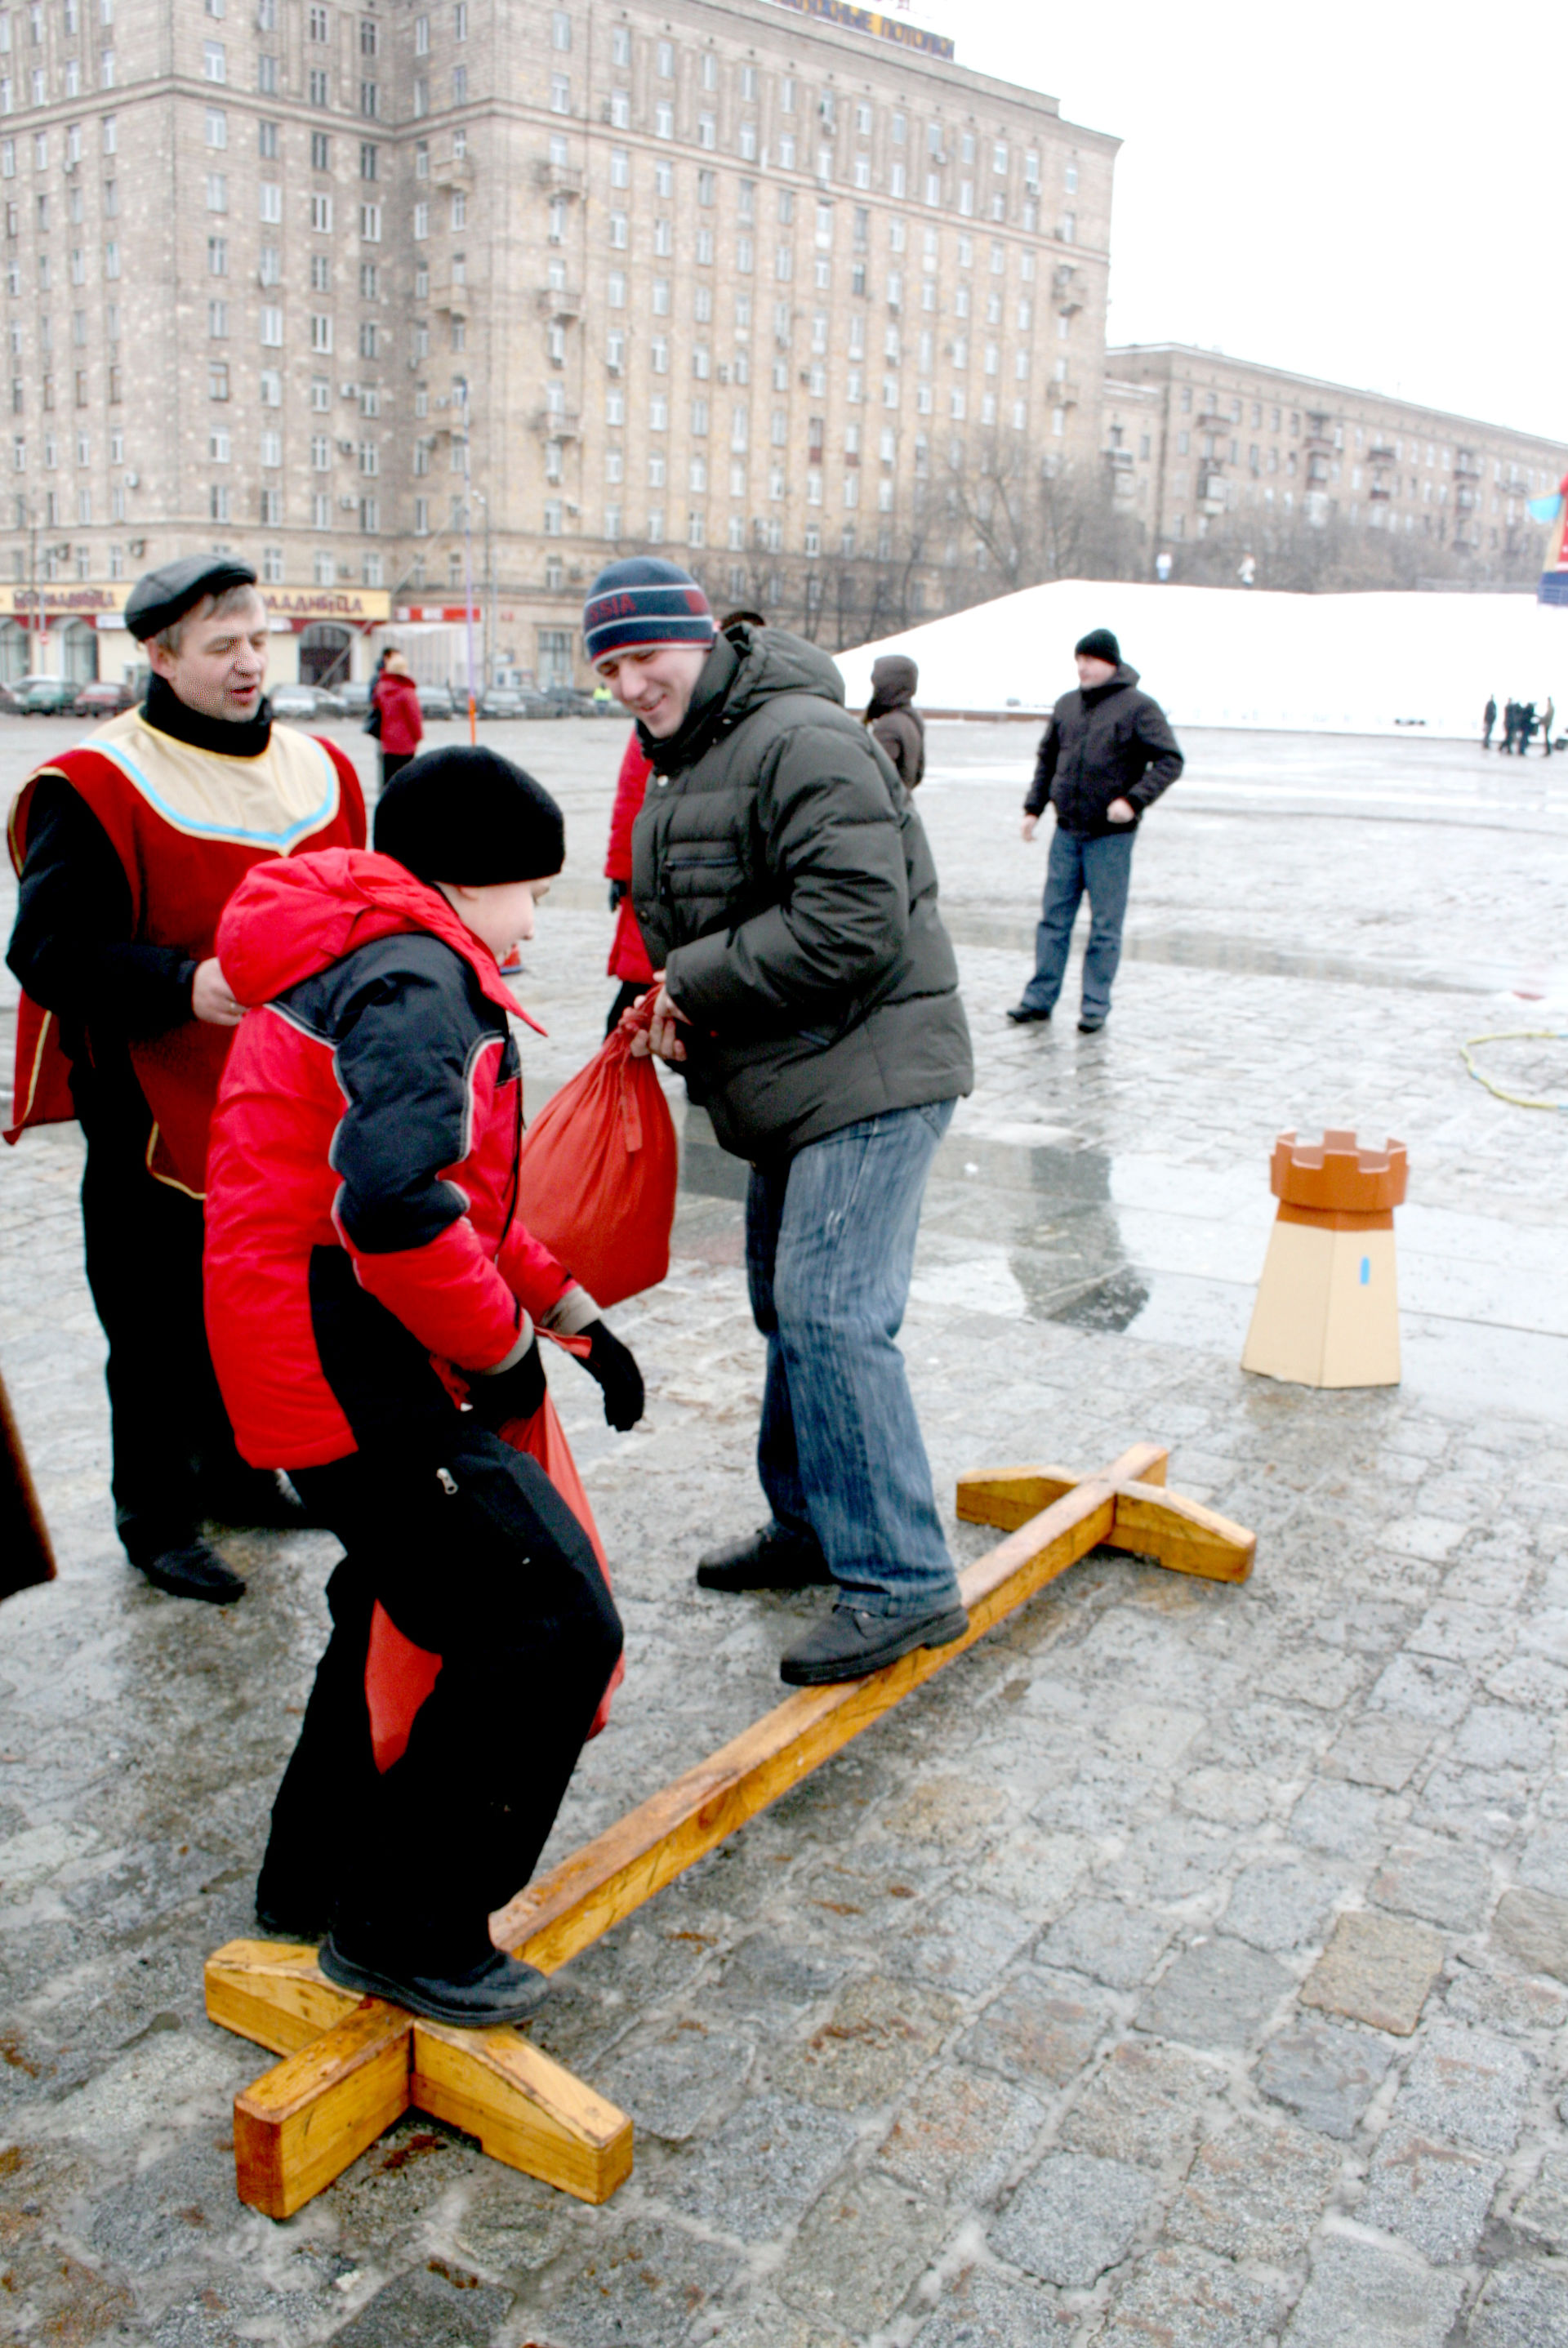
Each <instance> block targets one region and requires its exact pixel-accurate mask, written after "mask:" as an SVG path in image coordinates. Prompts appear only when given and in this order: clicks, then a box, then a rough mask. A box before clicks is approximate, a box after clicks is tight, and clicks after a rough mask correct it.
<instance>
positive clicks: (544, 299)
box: [533, 285, 583, 318]
mask: <svg viewBox="0 0 1568 2348" xmlns="http://www.w3.org/2000/svg"><path fill="white" fill-rule="evenodd" d="M533 304H534V307H535V309H536V310H537V311H538V312H539V314H540V316H541V317H542V318H580V317H581V316H582V315H583V289H582V287H581V286H579V285H547V286H545V287H544V289H543V290H542V292H541V293H536V294H535V295H534V297H533Z"/></svg>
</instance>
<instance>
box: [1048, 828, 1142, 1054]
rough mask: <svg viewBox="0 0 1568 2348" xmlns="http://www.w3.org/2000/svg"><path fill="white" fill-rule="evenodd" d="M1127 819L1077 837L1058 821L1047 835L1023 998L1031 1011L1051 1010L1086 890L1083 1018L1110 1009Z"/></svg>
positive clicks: (1126, 868) (1128, 855) (1127, 856)
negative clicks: (1042, 893)
mask: <svg viewBox="0 0 1568 2348" xmlns="http://www.w3.org/2000/svg"><path fill="white" fill-rule="evenodd" d="M1135 836H1136V835H1135V831H1134V829H1133V827H1132V826H1131V825H1129V827H1128V829H1127V830H1126V831H1125V832H1113V833H1112V834H1110V836H1109V838H1107V839H1078V838H1076V837H1075V835H1074V834H1073V833H1072V832H1070V831H1064V830H1063V829H1062V828H1061V826H1060V824H1058V825H1057V828H1056V829H1055V830H1054V831H1053V832H1052V834H1051V853H1050V859H1049V861H1048V862H1047V866H1046V901H1045V903H1044V905H1043V906H1042V908H1041V910H1040V922H1039V927H1038V929H1037V931H1036V932H1035V974H1034V976H1033V978H1032V979H1031V980H1030V981H1029V983H1028V984H1027V986H1026V987H1025V989H1024V993H1023V1001H1024V1003H1025V1004H1027V1006H1028V1008H1029V1009H1030V1010H1031V1011H1053V1010H1055V1008H1056V1001H1057V995H1058V994H1060V993H1061V991H1062V980H1063V978H1064V977H1065V976H1066V975H1067V967H1068V941H1069V939H1070V938H1071V936H1072V933H1073V918H1074V916H1075V914H1076V913H1077V911H1078V900H1079V899H1080V898H1081V897H1082V895H1083V892H1084V891H1085V890H1086V889H1087V890H1088V911H1089V923H1088V946H1087V948H1086V949H1085V952H1084V958H1083V1009H1084V1016H1085V1018H1087V1019H1103V1018H1104V1017H1105V1015H1106V1014H1107V1013H1108V1012H1109V1009H1110V987H1111V981H1112V980H1113V979H1114V978H1115V976H1116V966H1117V963H1119V961H1120V960H1121V924H1122V922H1123V921H1124V920H1125V918H1126V915H1127V891H1128V887H1129V884H1130V881H1131V879H1132V842H1133V839H1134V838H1135Z"/></svg>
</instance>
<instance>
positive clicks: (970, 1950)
mask: <svg viewBox="0 0 1568 2348" xmlns="http://www.w3.org/2000/svg"><path fill="white" fill-rule="evenodd" d="M1037 1929H1038V1928H1037V1926H1036V1925H1034V1924H1032V1923H1031V1922H1030V1921H1029V1920H1028V1918H1027V1917H1026V1916H1020V1915H1019V1913H1018V1911H1017V1910H1016V1908H1009V1907H1008V1905H1007V1903H1006V1900H993V1899H991V1898H989V1897H988V1896H987V1894H985V1892H983V1891H950V1892H947V1893H945V1894H944V1896H942V1897H941V1898H939V1899H936V1900H933V1901H932V1902H931V1904H930V1905H929V1906H928V1907H923V1908H921V1909H919V1910H917V1911H916V1913H915V1914H914V1915H913V1917H912V1919H911V1921H910V1923H909V1925H908V1927H907V1929H906V1931H905V1932H904V1934H903V1939H902V1940H901V1941H897V1942H895V1943H892V1945H890V1946H889V1948H888V1950H887V1952H886V1953H887V1958H888V1961H889V1962H890V1963H892V1962H897V1961H903V1962H908V1963H909V1964H911V1965H913V1967H914V1969H915V1971H916V1972H921V1973H923V1974H924V1975H925V1977H926V1979H927V1980H928V1981H933V1982H936V1983H937V1984H938V1985H939V1987H941V1988H943V1989H950V1990H955V1991H957V1992H958V1993H959V1994H960V1995H964V1994H968V1995H971V1996H973V1995H976V1994H978V1993H980V1992H981V1991H983V1990H987V1989H989V1988H991V1987H992V1985H993V1984H994V1983H995V1981H996V1980H997V1978H998V1976H999V1975H1000V1974H1001V1973H1002V1972H1004V1971H1005V1970H1006V1966H1007V1964H1008V1962H1009V1961H1010V1960H1011V1959H1012V1958H1013V1957H1015V1956H1016V1954H1017V1952H1018V1951H1019V1950H1020V1949H1021V1948H1022V1947H1023V1945H1024V1943H1025V1941H1027V1940H1029V1939H1030V1938H1031V1937H1032V1935H1033V1934H1034V1933H1035V1931H1037Z"/></svg>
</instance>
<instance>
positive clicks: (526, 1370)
mask: <svg viewBox="0 0 1568 2348" xmlns="http://www.w3.org/2000/svg"><path fill="white" fill-rule="evenodd" d="M544 1394H545V1386H544V1364H543V1363H542V1361H541V1360H540V1358H539V1340H538V1338H537V1337H536V1338H535V1339H534V1341H533V1343H532V1344H531V1345H530V1347H529V1349H528V1351H527V1353H526V1354H523V1356H522V1358H521V1361H517V1362H513V1364H512V1365H511V1369H510V1370H497V1371H496V1372H495V1373H494V1375H492V1376H490V1377H485V1376H484V1375H482V1374H481V1373H480V1372H479V1371H477V1370H476V1371H474V1372H473V1373H472V1374H471V1375H469V1401H470V1402H471V1403H472V1405H473V1406H474V1416H475V1417H476V1418H477V1419H478V1420H479V1422H480V1426H489V1427H492V1428H494V1427H501V1426H505V1425H506V1423H507V1420H508V1419H509V1418H531V1417H532V1416H533V1414H534V1412H535V1411H536V1410H538V1409H539V1408H540V1406H541V1405H542V1403H543V1400H544Z"/></svg>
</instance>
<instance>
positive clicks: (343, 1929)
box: [316, 1922, 550, 2030]
mask: <svg viewBox="0 0 1568 2348" xmlns="http://www.w3.org/2000/svg"><path fill="white" fill-rule="evenodd" d="M345 1942H347V1946H345ZM316 1962H317V1964H318V1965H319V1966H320V1967H321V1970H322V1972H324V1973H325V1975H326V1978H327V1980H328V1981H330V1982H336V1983H337V1986H338V1987H339V1989H352V1990H357V1991H358V1992H359V1993H360V1995H361V1996H362V1997H384V1998H385V1999H386V2000H387V2003H388V2004H391V2005H401V2006H406V2007H407V2010H408V2012H409V2013H422V2014H424V2015H425V2017H426V2018H427V2020H428V2021H430V2022H449V2023H453V2024H456V2025H457V2027H458V2028H459V2030H490V2029H492V2028H494V2026H495V2025H496V2024H499V2023H503V2022H522V2021H524V2020H526V2018H527V2017H528V2015H529V2014H531V2013H533V2012H534V2010H535V2009H536V2007H538V2006H539V2005H540V2003H542V2000H543V1999H544V1998H545V1997H547V1996H548V1995H549V1993H550V1982H549V1979H548V1977H547V1976H546V1975H545V1974H543V1973H542V1972H539V1971H537V1969H536V1968H535V1967H534V1966H532V1965H525V1964H524V1963H523V1962H522V1960H521V1957H509V1956H507V1955H505V1954H504V1953H503V1952H501V1951H500V1949H490V1950H488V1951H486V1952H482V1953H480V1955H478V1956H476V1957H475V1958H474V1959H473V1961H472V1962H469V1963H463V1962H451V1961H446V1962H442V1961H440V1960H438V1959H434V1958H410V1959H408V1960H407V1961H405V1960H404V1959H402V1958H400V1957H399V1956H398V1955H397V1953H396V1952H390V1951H389V1952H386V1953H381V1952H377V1950H376V1948H375V1935H374V1934H372V1933H369V1932H366V1933H365V1935H364V1936H363V1941H362V1939H361V1936H360V1934H359V1933H358V1932H356V1931H355V1929H354V1928H352V1927H349V1926H346V1925H344V1924H343V1923H341V1922H339V1923H338V1924H336V1925H335V1926H334V1928H333V1930H332V1931H331V1932H329V1933H328V1935H327V1937H326V1939H325V1941H323V1942H322V1944H321V1948H320V1951H319V1952H318V1954H317V1957H316ZM427 1968H429V1969H427Z"/></svg>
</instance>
